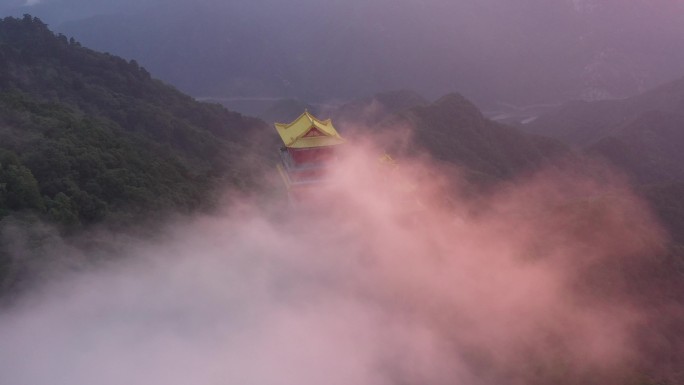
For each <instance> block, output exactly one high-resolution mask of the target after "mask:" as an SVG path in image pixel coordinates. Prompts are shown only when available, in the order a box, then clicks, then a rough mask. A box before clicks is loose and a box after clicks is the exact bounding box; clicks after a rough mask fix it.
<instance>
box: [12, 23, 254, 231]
mask: <svg viewBox="0 0 684 385" xmlns="http://www.w3.org/2000/svg"><path fill="white" fill-rule="evenodd" d="M264 132H266V131H265V130H264V123H263V122H261V121H259V120H256V119H252V118H247V117H244V116H241V115H240V114H237V113H233V112H230V111H227V110H226V109H225V108H223V107H221V106H219V105H212V104H204V103H198V102H196V101H195V100H193V99H192V98H191V97H189V96H187V95H184V94H182V93H180V92H178V91H177V90H175V89H174V88H172V87H170V86H168V85H165V84H163V83H162V82H160V81H158V80H155V79H153V78H152V77H151V76H150V74H149V73H148V72H147V71H146V70H145V69H144V68H142V67H140V66H138V64H137V63H136V62H135V61H130V62H128V61H125V60H123V59H121V58H118V57H115V56H112V55H109V54H103V53H98V52H95V51H92V50H90V49H87V48H84V47H82V46H81V45H80V44H79V43H78V42H75V41H74V40H73V39H67V38H66V37H65V36H63V35H55V34H53V33H52V32H51V31H50V30H49V29H48V28H47V26H46V25H45V24H44V23H42V22H41V21H40V20H38V19H36V18H32V17H30V16H25V17H24V18H23V19H14V18H5V19H3V20H1V21H0V183H1V184H0V187H1V190H0V211H2V212H3V213H5V214H6V213H8V212H11V211H16V210H25V209H30V210H35V211H38V212H40V213H43V214H45V215H47V216H48V217H50V218H52V219H53V220H56V221H58V222H61V223H63V224H68V225H75V224H79V223H91V222H97V221H100V220H102V219H105V218H107V217H111V216H112V215H115V216H120V217H121V216H128V215H132V214H133V213H136V214H149V213H151V212H160V211H164V210H167V209H172V210H180V211H188V210H192V209H196V208H199V207H202V206H203V205H207V204H208V202H209V200H210V196H211V194H210V192H211V191H213V190H212V188H213V187H216V186H218V185H219V184H229V185H232V186H239V185H246V184H249V183H251V182H250V172H249V170H248V168H249V167H246V166H247V165H249V164H250V162H246V161H243V158H244V157H246V156H248V155H246V154H247V153H248V150H247V149H248V147H250V148H251V147H254V148H257V149H258V148H259V146H257V145H256V143H255V142H256V141H258V139H257V137H258V134H260V133H264Z"/></svg>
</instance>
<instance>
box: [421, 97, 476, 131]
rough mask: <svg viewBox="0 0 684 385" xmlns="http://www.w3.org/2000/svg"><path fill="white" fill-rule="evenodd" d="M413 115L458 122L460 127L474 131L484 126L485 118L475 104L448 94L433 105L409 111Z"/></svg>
mask: <svg viewBox="0 0 684 385" xmlns="http://www.w3.org/2000/svg"><path fill="white" fill-rule="evenodd" d="M411 111H412V112H413V113H415V114H418V115H421V116H424V115H432V116H434V117H435V118H440V119H443V120H445V121H452V122H458V124H459V125H460V126H463V127H469V128H470V129H474V128H477V127H481V126H483V125H484V124H485V121H486V119H485V117H484V115H482V112H481V111H480V109H479V108H477V106H475V104H473V103H472V102H471V101H470V100H468V99H466V98H465V97H464V96H463V95H461V94H459V93H449V94H446V95H444V96H442V97H441V98H439V99H437V100H436V101H435V102H434V103H432V104H429V105H426V106H419V107H415V108H413V109H411Z"/></svg>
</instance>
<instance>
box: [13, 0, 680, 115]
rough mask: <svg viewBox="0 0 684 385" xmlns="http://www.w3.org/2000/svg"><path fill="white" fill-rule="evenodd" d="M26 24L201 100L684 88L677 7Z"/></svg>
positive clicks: (500, 96)
mask: <svg viewBox="0 0 684 385" xmlns="http://www.w3.org/2000/svg"><path fill="white" fill-rule="evenodd" d="M20 3H21V4H23V3H24V2H23V1H21V2H19V1H17V2H15V4H14V5H13V6H11V7H10V6H6V7H5V8H4V9H1V8H0V12H4V13H5V14H19V13H23V12H30V13H32V14H35V15H37V16H39V17H41V18H44V19H46V20H48V21H49V22H50V23H51V24H52V25H53V27H54V28H55V29H56V30H58V31H60V32H62V33H65V34H66V35H67V36H74V37H76V39H77V40H79V41H81V42H82V43H84V44H85V45H87V46H89V47H92V48H95V49H98V50H101V51H106V52H111V53H113V54H116V55H119V56H122V57H124V58H126V59H135V60H137V61H138V62H139V63H141V64H142V65H143V66H145V67H146V68H148V69H149V70H150V71H151V72H153V73H154V74H156V75H157V76H159V77H160V78H161V79H163V80H165V81H167V82H169V83H171V84H173V85H175V86H176V87H178V88H179V89H181V90H183V91H184V92H187V93H190V94H191V95H194V96H197V97H215V98H222V97H223V98H225V97H278V98H295V99H300V100H303V101H305V102H306V103H320V102H327V101H328V100H329V99H343V100H349V99H356V98H359V97H362V96H363V95H369V94H372V93H374V92H377V91H378V90H390V89H413V90H416V91H418V92H419V93H421V94H423V95H426V96H427V97H428V98H431V99H432V98H437V97H439V96H441V95H443V94H445V93H448V92H450V91H452V90H455V89H456V90H459V91H460V92H461V93H463V94H464V95H466V96H467V97H468V98H470V99H472V100H475V101H476V102H477V104H478V105H481V106H484V107H487V108H495V107H500V104H499V103H512V104H515V105H528V104H537V103H549V102H563V101H566V100H570V99H576V98H583V99H587V100H595V99H604V98H615V97H625V96H629V95H632V94H635V93H638V92H640V91H643V90H645V89H647V88H649V87H652V86H654V85H656V84H658V83H661V82H664V81H668V80H671V79H674V78H675V77H677V76H680V75H681V68H683V67H684V39H681V36H683V35H684V5H683V2H682V1H679V0H668V1H658V2H657V5H656V4H655V3H654V2H653V1H646V0H629V1H622V0H620V1H618V0H592V1H588V0H584V1H579V0H555V1H548V0H465V1H441V0H438V1H432V2H420V1H398V2H397V1H390V0H372V1H361V0H348V1H327V2H320V1H316V0H293V1H288V2H282V1H277V0H254V1H229V2H226V1H219V0H201V1H189V0H166V1H161V0H145V1H136V2H134V1H128V0H126V1H116V2H106V1H100V0H98V1H86V0H42V1H40V2H36V4H34V5H31V6H22V5H21V4H20Z"/></svg>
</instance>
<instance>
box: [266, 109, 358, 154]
mask: <svg viewBox="0 0 684 385" xmlns="http://www.w3.org/2000/svg"><path fill="white" fill-rule="evenodd" d="M275 128H276V131H278V134H279V135H280V138H281V139H282V140H283V143H284V144H285V146H286V147H289V148H309V147H323V146H334V145H337V144H342V143H344V142H345V140H344V139H343V138H342V137H341V136H340V134H338V133H337V130H335V127H334V126H333V124H332V121H331V120H330V119H328V120H320V119H318V118H316V117H315V116H313V115H311V114H310V113H309V112H308V111H304V113H303V114H301V115H299V117H298V118H297V119H295V121H294V122H292V123H290V124H284V123H276V124H275ZM312 129H316V130H318V136H306V135H307V134H308V133H309V132H310V131H311V130H312Z"/></svg>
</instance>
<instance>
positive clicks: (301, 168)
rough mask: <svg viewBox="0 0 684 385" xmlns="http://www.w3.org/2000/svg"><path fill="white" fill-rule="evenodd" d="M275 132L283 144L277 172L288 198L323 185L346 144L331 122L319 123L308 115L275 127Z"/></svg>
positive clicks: (307, 113) (277, 124) (318, 120)
mask: <svg viewBox="0 0 684 385" xmlns="http://www.w3.org/2000/svg"><path fill="white" fill-rule="evenodd" d="M275 129H276V131H277V132H278V135H280V138H281V139H282V141H283V145H282V147H281V148H280V164H278V170H279V171H280V175H281V176H282V177H283V180H284V181H285V184H286V186H287V188H288V191H289V192H290V195H291V196H292V194H293V193H295V194H296V192H295V191H293V190H301V189H302V188H304V187H306V186H310V185H312V184H316V183H320V182H321V181H323V180H324V179H325V172H326V169H327V168H328V167H329V166H330V164H331V162H333V161H334V160H335V156H336V150H337V149H338V148H339V146H340V145H342V144H344V143H345V142H346V141H345V140H344V138H342V137H341V136H340V134H339V133H338V132H337V130H336V129H335V127H334V126H333V124H332V121H331V120H330V119H327V120H320V119H318V118H316V117H315V116H313V115H312V114H311V113H309V111H304V113H303V114H301V115H300V116H299V117H298V118H297V119H295V120H294V121H293V122H292V123H289V124H284V123H276V124H275Z"/></svg>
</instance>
